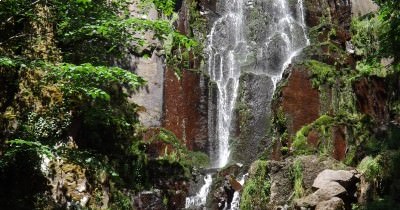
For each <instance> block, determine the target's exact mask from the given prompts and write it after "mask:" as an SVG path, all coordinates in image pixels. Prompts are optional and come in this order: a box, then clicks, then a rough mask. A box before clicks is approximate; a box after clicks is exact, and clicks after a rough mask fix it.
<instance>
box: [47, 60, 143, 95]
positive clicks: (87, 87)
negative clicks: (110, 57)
mask: <svg viewBox="0 0 400 210" xmlns="http://www.w3.org/2000/svg"><path fill="white" fill-rule="evenodd" d="M48 78H49V79H53V80H56V81H57V83H58V85H59V86H60V88H61V89H62V90H63V91H64V93H66V94H67V95H69V96H74V95H83V96H86V97H88V98H92V99H101V100H106V101H108V100H110V95H109V93H108V92H107V90H108V89H109V88H111V87H112V86H113V85H122V86H126V87H127V88H128V89H131V90H134V89H137V88H138V87H139V86H141V85H143V84H144V83H145V81H144V80H143V79H142V78H141V77H139V76H137V75H135V74H133V73H131V72H129V71H126V70H124V69H121V68H118V67H106V66H93V65H92V64H89V63H86V64H82V65H78V66H77V65H73V64H69V63H64V64H59V65H54V66H51V71H50V72H49V75H48Z"/></svg>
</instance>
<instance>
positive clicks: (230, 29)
mask: <svg viewBox="0 0 400 210" xmlns="http://www.w3.org/2000/svg"><path fill="white" fill-rule="evenodd" d="M216 14H218V15H219V16H218V18H217V19H216V20H215V21H214V23H213V25H212V28H211V30H210V33H209V35H208V36H207V37H208V41H207V46H206V49H205V53H206V59H207V68H206V71H207V73H208V75H209V76H210V80H211V81H212V82H213V83H214V84H215V86H216V87H215V88H216V93H217V95H216V101H215V103H216V104H215V106H216V112H215V116H211V117H210V118H209V120H210V123H209V124H210V125H215V130H214V131H211V133H210V135H209V136H210V139H209V141H210V145H212V146H211V148H210V157H211V160H212V167H213V168H222V167H224V166H225V165H226V164H227V163H228V162H229V161H230V157H231V148H230V139H231V133H232V131H234V126H233V125H232V123H233V121H234V120H233V119H234V118H235V116H234V114H235V108H236V107H235V105H236V101H237V100H238V95H239V93H238V92H239V91H240V90H239V89H240V85H241V83H240V82H241V81H240V79H241V76H243V75H244V74H251V75H253V76H252V81H263V82H262V83H259V84H265V85H266V86H268V87H263V88H262V90H261V89H258V88H259V86H255V87H253V88H250V91H255V92H257V91H258V92H259V91H266V93H265V94H261V95H262V96H263V97H264V98H263V99H262V100H258V99H257V98H253V99H251V100H255V101H256V102H255V103H254V104H256V105H254V104H253V106H252V108H253V109H254V108H255V109H262V110H258V111H261V113H262V114H264V115H266V116H267V114H266V112H269V109H270V108H269V106H270V105H269V103H270V101H271V100H272V96H273V92H274V91H275V89H276V86H277V84H278V82H279V81H280V80H281V78H282V74H283V72H284V70H285V69H286V68H287V67H288V66H289V65H290V63H292V59H293V58H295V57H296V56H297V55H298V54H299V53H300V52H301V50H302V49H303V48H304V47H306V46H307V45H309V43H310V41H309V39H308V37H307V31H306V24H305V20H304V7H303V0H219V1H218V3H217V11H216ZM265 81H267V82H265ZM247 85H248V86H252V85H253V84H247ZM254 95H255V96H258V95H257V94H254ZM260 101H261V102H260ZM259 104H266V105H263V107H264V108H261V107H258V106H257V105H259ZM266 107H267V109H268V110H265V108H266ZM253 111H254V110H253ZM264 112H265V113H264ZM257 113H258V114H260V113H259V112H257ZM255 129H258V128H255ZM263 135H265V134H263ZM251 147H254V148H255V147H257V145H251ZM237 151H242V150H240V149H239V150H237ZM243 152H245V151H243ZM239 180H240V181H241V183H243V182H244V178H243V177H242V178H240V179H239ZM211 182H212V179H211V175H207V177H206V178H205V184H204V185H203V186H202V187H201V189H200V192H199V193H197V195H196V196H194V197H190V198H188V200H187V205H186V208H188V207H192V206H204V204H205V203H206V197H207V194H204V193H205V192H208V191H209V188H210V186H211ZM239 202H240V192H235V194H234V198H233V202H232V203H231V206H232V208H231V209H239Z"/></svg>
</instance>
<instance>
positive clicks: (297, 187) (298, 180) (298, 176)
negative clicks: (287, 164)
mask: <svg viewBox="0 0 400 210" xmlns="http://www.w3.org/2000/svg"><path fill="white" fill-rule="evenodd" d="M291 172H292V176H293V182H294V197H295V198H301V197H303V196H304V187H303V167H302V163H301V161H300V160H296V161H294V163H293V168H292V171H291Z"/></svg>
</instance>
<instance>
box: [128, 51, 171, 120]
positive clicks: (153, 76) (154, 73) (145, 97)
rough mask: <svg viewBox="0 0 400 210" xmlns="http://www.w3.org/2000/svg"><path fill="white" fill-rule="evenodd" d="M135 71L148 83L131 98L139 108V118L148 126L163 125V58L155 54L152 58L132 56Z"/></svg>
mask: <svg viewBox="0 0 400 210" xmlns="http://www.w3.org/2000/svg"><path fill="white" fill-rule="evenodd" d="M132 62H133V63H134V64H133V66H135V73H136V74H137V75H139V76H141V77H143V78H144V79H145V80H146V81H147V84H146V86H145V87H142V88H141V89H139V90H138V91H137V92H136V93H135V94H133V95H131V97H130V98H129V101H130V102H133V103H136V104H137V105H138V106H139V107H140V109H139V112H138V114H139V120H140V122H141V123H142V124H143V125H144V126H146V127H159V126H161V118H162V111H163V110H162V108H163V85H164V81H163V80H164V72H163V71H164V69H163V63H162V60H161V58H159V57H158V56H157V55H155V54H153V56H152V58H151V59H143V58H132Z"/></svg>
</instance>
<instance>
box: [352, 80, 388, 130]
mask: <svg viewBox="0 0 400 210" xmlns="http://www.w3.org/2000/svg"><path fill="white" fill-rule="evenodd" d="M385 83H386V82H385V80H384V79H382V78H378V77H370V78H363V79H361V80H360V81H358V82H357V83H355V85H354V91H355V94H356V97H357V107H358V109H359V111H360V112H362V113H364V114H367V115H369V116H370V117H372V118H373V119H375V120H377V121H378V122H384V121H387V120H388V119H389V112H388V106H387V105H388V95H387V91H386V84H385Z"/></svg>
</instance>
